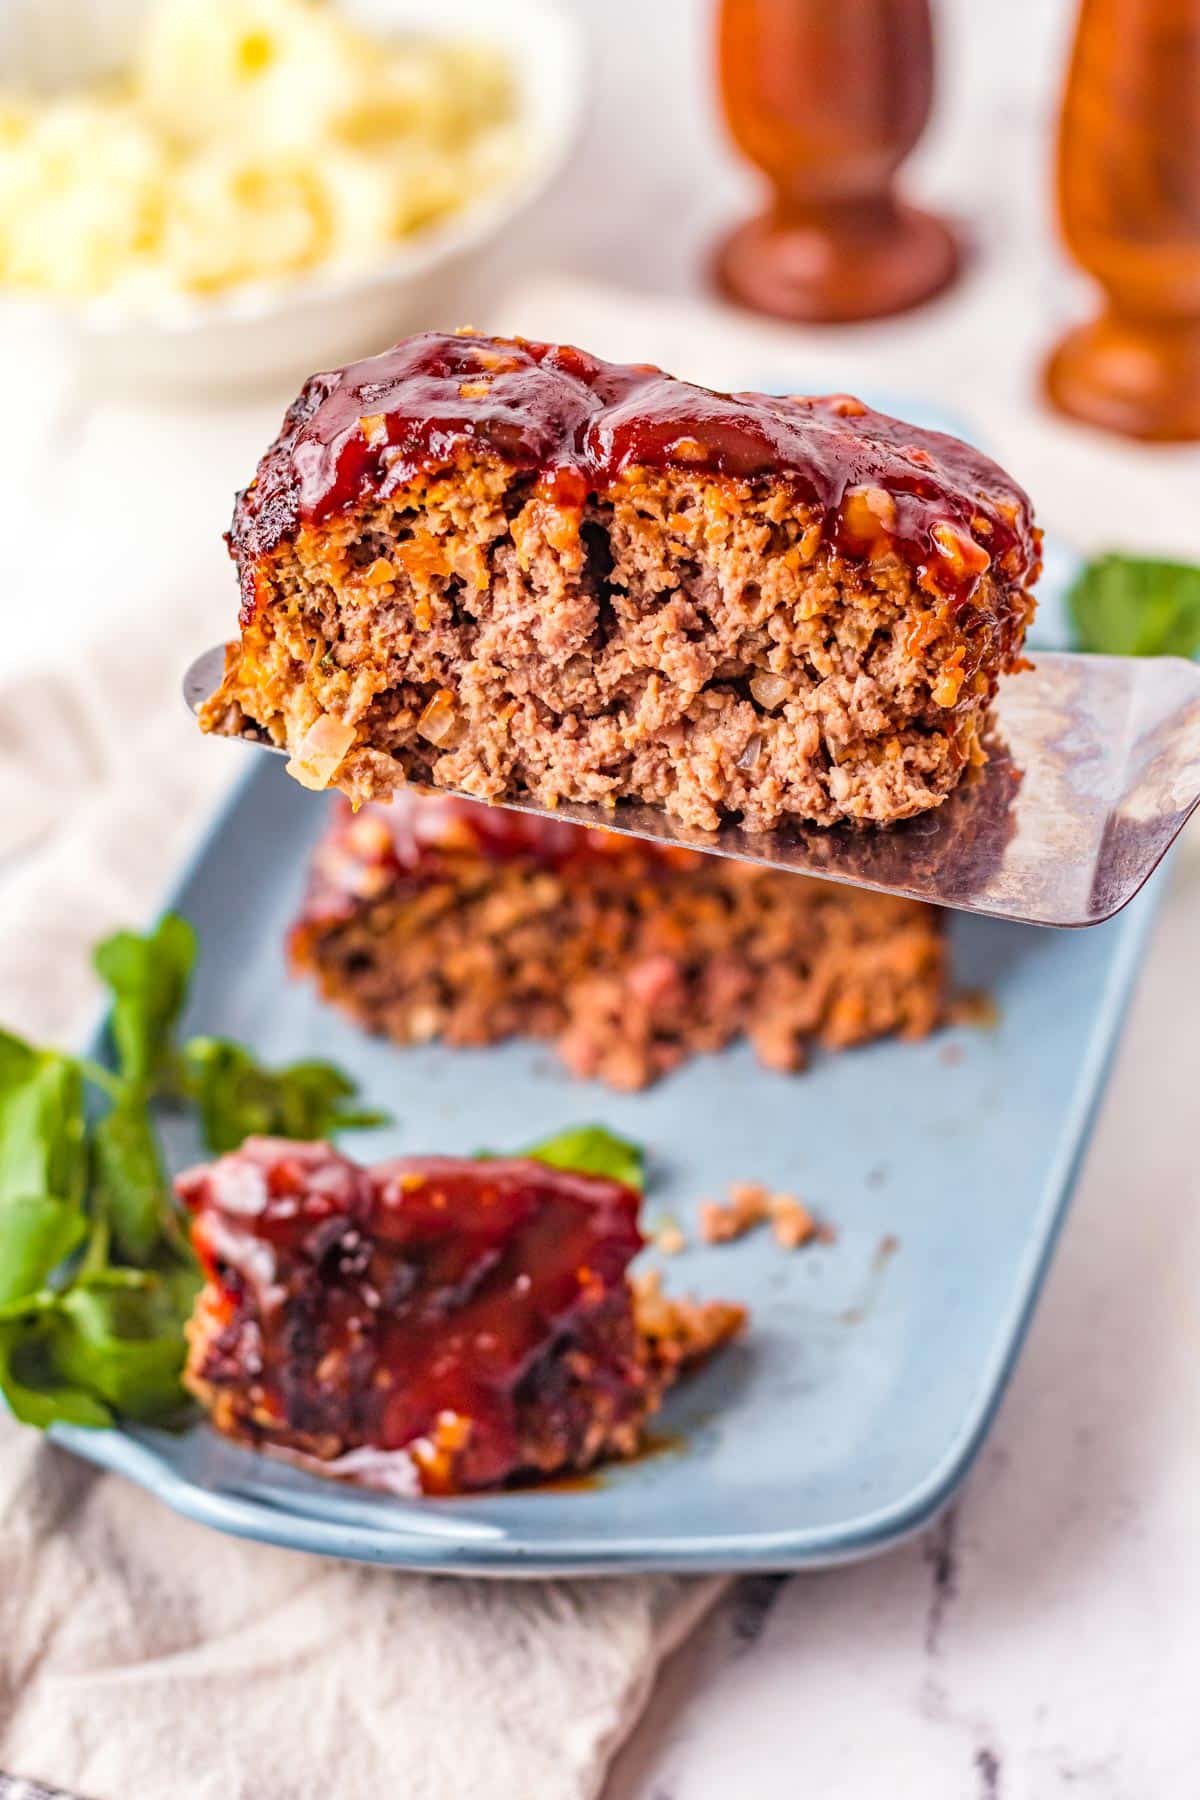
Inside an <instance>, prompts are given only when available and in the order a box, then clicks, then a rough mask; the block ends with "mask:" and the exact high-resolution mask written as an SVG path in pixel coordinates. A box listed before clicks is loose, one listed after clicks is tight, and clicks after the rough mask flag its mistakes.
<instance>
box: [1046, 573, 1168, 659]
mask: <svg viewBox="0 0 1200 1800" xmlns="http://www.w3.org/2000/svg"><path fill="white" fill-rule="evenodd" d="M1067 605H1068V607H1069V608H1070V612H1071V617H1072V618H1073V620H1074V621H1075V629H1076V633H1077V635H1078V638H1079V643H1080V647H1081V648H1082V649H1084V650H1098V651H1106V652H1108V653H1109V654H1111V655H1114V656H1195V655H1196V654H1197V652H1200V568H1198V567H1196V566H1195V565H1193V564H1191V563H1180V562H1161V561H1155V560H1150V559H1146V558H1142V557H1133V556H1117V555H1110V556H1101V557H1097V558H1096V560H1095V561H1094V562H1090V563H1089V564H1088V565H1087V567H1086V568H1085V569H1084V570H1083V571H1082V573H1081V574H1080V575H1079V577H1078V579H1077V580H1076V582H1075V584H1074V586H1073V587H1072V589H1071V591H1070V593H1069V594H1068V595H1067Z"/></svg>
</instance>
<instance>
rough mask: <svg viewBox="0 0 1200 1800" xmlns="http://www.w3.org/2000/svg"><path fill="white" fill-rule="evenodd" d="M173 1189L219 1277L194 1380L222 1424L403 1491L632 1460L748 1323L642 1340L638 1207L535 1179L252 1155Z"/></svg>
mask: <svg viewBox="0 0 1200 1800" xmlns="http://www.w3.org/2000/svg"><path fill="white" fill-rule="evenodd" d="M177 1186H178V1190H179V1193H180V1195H181V1197H182V1199H183V1200H184V1201H185V1203H186V1204H187V1206H188V1207H189V1208H190V1209H191V1210H192V1213H193V1214H194V1219H193V1226H192V1237H193V1241H194V1243H195V1246H196V1250H197V1253H198V1255H199V1257H200V1261H201V1264H202V1267H203V1269H204V1274H205V1277H206V1285H205V1287H204V1288H203V1290H202V1292H201V1294H200V1296H199V1299H198V1300H197V1302H196V1308H195V1312H194V1314H193V1317H192V1320H191V1323H190V1325H189V1328H188V1336H189V1356H188V1365H187V1371H186V1375H185V1379H186V1381H187V1384H188V1386H189V1387H190V1388H191V1389H192V1391H193V1392H194V1393H195V1394H196V1395H197V1396H198V1398H199V1399H200V1400H201V1401H202V1402H203V1404H204V1405H205V1406H206V1407H207V1408H208V1410H209V1412H210V1414H211V1416H212V1420H213V1423H214V1424H215V1425H216V1426H217V1427H218V1429H219V1430H221V1431H224V1432H227V1433H229V1434H230V1435H231V1436H233V1437H236V1438H240V1439H243V1440H246V1441H248V1442H250V1443H252V1444H258V1445H265V1446H269V1447H274V1448H277V1449H282V1450H286V1451H289V1452H291V1453H293V1454H300V1455H302V1456H305V1457H307V1458H311V1459H316V1461H317V1462H319V1463H321V1464H324V1465H331V1466H332V1467H333V1469H334V1470H335V1471H336V1472H344V1473H350V1472H352V1471H356V1470H357V1471H361V1469H362V1468H363V1466H364V1463H367V1464H370V1465H371V1467H372V1470H373V1474H374V1475H375V1477H376V1479H378V1476H379V1473H380V1471H381V1468H382V1467H383V1466H386V1467H387V1468H388V1470H389V1484H390V1485H392V1486H393V1487H405V1486H406V1487H408V1488H410V1489H411V1490H413V1491H419V1490H424V1491H426V1492H435V1493H446V1492H457V1491H460V1490H465V1489H471V1488H486V1487H495V1486H498V1485H500V1484H502V1483H504V1482H508V1481H511V1480H513V1479H515V1478H517V1477H519V1476H522V1475H530V1474H542V1475H545V1474H551V1473H555V1472H563V1471H567V1470H581V1469H586V1468H588V1467H590V1465H591V1464H593V1463H594V1462H596V1461H597V1460H598V1459H599V1458H600V1457H603V1456H625V1455H630V1454H632V1452H633V1451H634V1450H636V1448H637V1447H638V1443H639V1440H640V1434H641V1430H642V1426H643V1424H644V1422H645V1420H646V1418H647V1417H648V1416H649V1414H650V1413H652V1412H653V1411H654V1410H655V1408H656V1407H657V1406H658V1403H659V1401H660V1399H661V1397H662V1394H663V1392H664V1390H665V1388H666V1387H667V1386H668V1385H669V1384H670V1382H671V1381H672V1380H673V1379H674V1377H675V1375H676V1374H677V1373H678V1372H679V1369H680V1368H681V1367H682V1366H684V1364H685V1363H686V1362H687V1361H689V1360H695V1358H696V1356H698V1355H701V1354H703V1353H705V1352H706V1351H708V1350H710V1349H713V1348H715V1347H716V1345H717V1344H718V1343H720V1342H722V1341H723V1340H724V1339H726V1338H728V1337H730V1336H732V1335H733V1334H734V1333H735V1332H736V1331H737V1330H738V1329H739V1328H740V1326H741V1324H742V1322H743V1318H744V1315H743V1313H742V1311H741V1309H740V1308H738V1307H731V1306H727V1305H725V1304H724V1303H712V1304H710V1305H707V1306H704V1307H702V1308H701V1309H700V1312H699V1314H698V1315H697V1314H696V1309H695V1306H694V1305H693V1306H692V1307H690V1308H687V1309H684V1311H683V1312H682V1313H681V1314H680V1315H679V1316H678V1318H677V1320H676V1323H675V1325H674V1327H671V1328H669V1329H667V1330H665V1331H664V1328H663V1325H662V1322H661V1320H660V1319H659V1318H658V1317H657V1316H653V1317H651V1318H650V1320H649V1322H648V1325H647V1328H646V1330H645V1331H642V1330H641V1329H639V1325H638V1320H637V1315H636V1309H635V1301H634V1296H633V1292H632V1289H631V1287H630V1284H629V1281H628V1280H627V1277H626V1268H627V1265H628V1263H629V1261H630V1259H631V1258H632V1257H633V1256H634V1255H635V1253H636V1252H637V1251H638V1249H640V1247H641V1242H642V1239H641V1234H640V1232H639V1230H638V1223H637V1214H638V1204H639V1197H638V1195H637V1194H636V1193H635V1192H634V1191H633V1190H632V1189H631V1188H627V1187H624V1186H622V1185H621V1184H620V1183H619V1182H615V1181H608V1180H604V1179H602V1178H600V1177H598V1176H592V1175H577V1174H571V1173H567V1172H565V1171H563V1170H560V1169H552V1168H548V1167H547V1166H546V1165H545V1164H543V1163H538V1162H531V1161H521V1160H513V1161H501V1160H496V1161H483V1162H480V1161H465V1160H459V1159H456V1158H453V1157H444V1156H431V1157H406V1158H402V1159H400V1160H398V1161H395V1162H388V1163H381V1164H380V1165H378V1166H377V1167H375V1168H369V1169H365V1168H362V1167H360V1166H359V1165H358V1164H356V1163H354V1162H351V1161H350V1160H349V1158H347V1157H345V1156H342V1155H340V1154H339V1153H338V1152H337V1151H336V1150H333V1149H331V1148H330V1146H329V1145H328V1144H297V1143H292V1142H290V1141H287V1140H284V1139H276V1138H250V1139H248V1140H247V1141H246V1143H245V1144H244V1145H243V1146H242V1147H241V1149H240V1150H237V1151H234V1152H233V1153H232V1154H230V1155H228V1156H223V1157H221V1158H219V1159H218V1161H216V1162H215V1163H213V1164H211V1165H210V1166H208V1167H204V1168H197V1169H193V1170H191V1171H190V1172H189V1173H187V1174H185V1175H182V1176H181V1177H180V1178H179V1181H178V1183H177ZM660 1310H661V1309H660ZM697 1318H698V1320H699V1323H698V1325H697ZM668 1324H670V1321H668Z"/></svg>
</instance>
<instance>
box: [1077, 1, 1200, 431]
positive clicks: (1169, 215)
mask: <svg viewBox="0 0 1200 1800" xmlns="http://www.w3.org/2000/svg"><path fill="white" fill-rule="evenodd" d="M1058 207H1059V219H1060V224H1061V229H1062V233H1063V236H1064V238H1065V240H1066V243H1067V247H1068V249H1069V250H1070V251H1071V254H1072V255H1073V256H1074V258H1075V260H1076V261H1077V262H1078V263H1080V264H1081V265H1082V266H1083V268H1085V269H1086V270H1087V272H1088V273H1089V274H1090V275H1092V276H1094V277H1095V279H1096V280H1097V281H1098V282H1099V284H1100V286H1101V287H1102V288H1103V290H1104V297H1105V302H1106V304H1105V308H1104V310H1103V312H1102V313H1101V314H1100V316H1099V317H1098V318H1097V319H1095V320H1093V321H1092V322H1091V323H1090V324H1087V325H1083V326H1080V327H1079V328H1078V329H1076V330H1075V331H1072V332H1071V333H1070V334H1069V335H1068V336H1067V337H1066V338H1064V339H1063V341H1062V342H1061V343H1060V344H1059V346H1058V348H1057V349H1056V350H1055V351H1054V353H1053V355H1052V356H1051V358H1050V361H1049V363H1048V364H1047V367H1046V372H1045V382H1046V389H1047V392H1048V394H1049V396H1050V399H1051V401H1052V402H1053V404H1054V405H1055V406H1056V407H1058V408H1059V409H1060V410H1061V411H1062V412H1064V413H1069V414H1071V416H1072V417H1074V418H1077V419H1083V420H1086V421H1087V423H1089V424H1091V425H1098V426H1101V427H1102V428H1104V429H1105V430H1108V431H1116V432H1122V433H1124V434H1125V435H1126V436H1129V437H1137V438H1148V439H1157V440H1160V441H1169V440H1179V439H1194V438H1200V0H1083V4H1082V7H1081V10H1080V14H1079V23H1078V27H1077V31H1076V37H1075V47H1074V51H1073V53H1072V57H1071V65H1070V71H1069V74H1068V78H1067V89H1066V96H1065V99H1064V102H1063V111H1062V123H1061V127H1060V133H1059V146H1058Z"/></svg>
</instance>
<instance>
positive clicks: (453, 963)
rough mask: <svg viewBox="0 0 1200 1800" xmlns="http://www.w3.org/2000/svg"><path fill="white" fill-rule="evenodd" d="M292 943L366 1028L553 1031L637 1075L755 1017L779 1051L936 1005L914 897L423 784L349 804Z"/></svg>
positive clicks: (925, 1022)
mask: <svg viewBox="0 0 1200 1800" xmlns="http://www.w3.org/2000/svg"><path fill="white" fill-rule="evenodd" d="M290 953H291V961H292V966H293V968H294V969H295V970H296V971H297V972H298V973H300V974H303V975H310V976H312V977H313V978H314V979H315V981H316V983H317V986H318V988H319V990H320V992H321V993H322V995H323V996H324V997H325V998H326V999H327V1000H329V1001H331V1002H332V1003H333V1004H334V1005H336V1006H338V1007H339V1008H340V1009H341V1010H342V1011H344V1012H345V1013H347V1014H348V1015H349V1016H350V1018H352V1019H354V1020H355V1021H356V1022H357V1023H358V1024H360V1025H362V1026H364V1027H365V1028H366V1029H367V1030H368V1031H376V1032H383V1033H386V1034H387V1035H389V1036H391V1037H392V1038H394V1039H395V1040H396V1041H397V1042H399V1043H413V1042H421V1041H423V1040H425V1039H428V1038H433V1037H441V1038H443V1039H444V1040H445V1041H446V1042H448V1043H451V1044H456V1045H471V1044H488V1043H494V1042H496V1041H497V1040H498V1039H501V1038H505V1037H508V1036H511V1035H522V1036H533V1037H542V1038H549V1039H551V1040H552V1041H553V1042H554V1043H555V1045H556V1047H557V1050H558V1052H559V1055H560V1056H561V1057H562V1059H563V1061H564V1062H565V1063H566V1064H567V1066H568V1067H569V1068H570V1069H571V1070H572V1071H573V1072H574V1073H576V1074H578V1075H583V1076H590V1077H597V1078H599V1079H600V1080H603V1081H607V1082H608V1083H610V1085H612V1086H613V1087H617V1088H625V1089H630V1088H640V1087H644V1086H646V1085H647V1083H649V1082H651V1081H654V1080H655V1079H656V1078H657V1077H658V1076H660V1075H663V1074H665V1073H666V1072H667V1071H668V1070H670V1069H672V1068H674V1067H676V1066H677V1065H678V1064H679V1063H681V1062H683V1061H684V1060H685V1059H686V1058H687V1057H689V1056H691V1055H693V1054H695V1053H697V1052H701V1051H706V1050H716V1049H719V1048H720V1047H721V1046H722V1045H723V1044H726V1043H728V1042H729V1041H730V1040H731V1039H733V1038H734V1037H737V1036H738V1035H740V1034H742V1033H745V1034H746V1035H747V1036H749V1038H750V1040H751V1042H752V1043H753V1045H754V1047H755V1049H756V1050H757V1052H758V1055H759V1057H760V1058H761V1060H762V1061H763V1062H764V1063H766V1064H767V1065H768V1066H769V1067H771V1068H776V1069H795V1068H797V1067H799V1066H800V1065H801V1064H802V1063H803V1061H804V1057H805V1052H806V1047H807V1045H808V1044H809V1043H810V1042H813V1041H819V1042H821V1043H822V1044H825V1045H827V1046H829V1047H831V1048H841V1047H843V1046H847V1045H851V1044H858V1043H863V1042H865V1041H866V1040H867V1039H869V1038H874V1037H879V1036H882V1035H885V1034H887V1033H892V1032H895V1033H898V1034H899V1035H901V1036H903V1037H920V1036H923V1035H924V1034H925V1033H926V1032H928V1031H930V1030H931V1029H932V1028H933V1026H934V1025H936V1024H937V1023H938V1022H939V1019H940V1018H941V1015H942V1012H943V1009H944V1004H945V988H946V954H945V940H944V935H943V932H942V921H941V916H940V914H938V913H937V912H936V911H935V910H934V909H933V908H932V907H928V906H923V905H921V904H920V903H919V902H918V901H913V900H902V899H894V898H892V897H891V896H889V895H884V894H873V893H867V892H863V891H861V890H858V889H854V888H849V887H840V886H835V885H834V884H833V883H831V882H823V881H813V880H808V879H799V878H797V877H796V876H794V875H789V874H787V873H781V872H780V871H777V870H771V869H763V868H758V867H756V866H754V865H751V864H749V863H741V862H734V861H729V860H727V859H725V858H723V857H716V856H708V855H704V854H701V853H699V852H697V851H694V850H683V849H677V848H666V847H663V846H658V845H652V844H649V843H646V842H645V841H643V840H640V839H636V838H629V837H623V836H619V835H618V834H617V833H615V832H610V831H599V830H589V829H587V828H586V827H584V826H580V825H572V824H569V823H567V821H566V820H547V819H542V818H538V817H535V816H532V815H529V814H524V813H518V812H508V811H505V810H503V809H501V808H497V807H489V806H480V805H478V804H476V803H474V802H472V801H469V800H459V799H456V798H453V797H451V796H449V795H418V794H416V793H414V792H413V790H412V789H408V790H406V791H402V792H401V793H398V794H397V795H396V798H395V800H394V801H393V803H392V804H391V805H390V806H371V807H368V808H366V809H365V810H364V811H363V812H360V813H359V814H358V815H357V816H355V815H354V814H353V813H352V812H351V810H350V807H349V805H348V804H346V803H345V802H344V801H343V802H340V803H339V807H338V809H337V810H336V811H335V814H334V817H333V819H332V821H331V824H330V827H329V830H328V832H327V834H326V836H325V837H324V839H323V840H322V841H321V843H320V844H319V845H318V847H317V849H316V852H315V854H314V859H313V864H312V869H311V874H310V881H309V890H308V895H307V898H306V902H305V906H304V909H303V912H302V914H301V916H300V918H299V919H298V920H297V922H296V924H295V926H294V927H293V929H292V932H291V937H290Z"/></svg>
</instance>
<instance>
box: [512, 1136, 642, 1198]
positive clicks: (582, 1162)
mask: <svg viewBox="0 0 1200 1800" xmlns="http://www.w3.org/2000/svg"><path fill="white" fill-rule="evenodd" d="M515 1154H516V1155H517V1156H529V1157H532V1158H533V1160H534V1161H535V1162H544V1163H549V1164H550V1167H551V1168H552V1169H574V1170H575V1172H576V1173H577V1174H579V1175H607V1176H608V1177H609V1179H610V1180H611V1181H623V1182H624V1183H625V1184H626V1186H627V1187H632V1188H637V1189H638V1190H639V1192H640V1191H641V1189H642V1188H644V1187H645V1185H646V1158H645V1154H644V1152H643V1150H642V1147H641V1145H640V1144H633V1143H630V1141H629V1139H628V1138H621V1137H618V1136H617V1135H616V1133H615V1132H613V1131H608V1130H606V1128H605V1127H604V1126H603V1125H576V1126H573V1127H572V1128H571V1129H570V1130H568V1131H559V1132H556V1133H555V1135H554V1136H553V1137H548V1138H543V1140H542V1142H541V1143H540V1144H530V1145H528V1147H527V1148H526V1149H524V1150H518V1151H516V1152H515Z"/></svg>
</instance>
